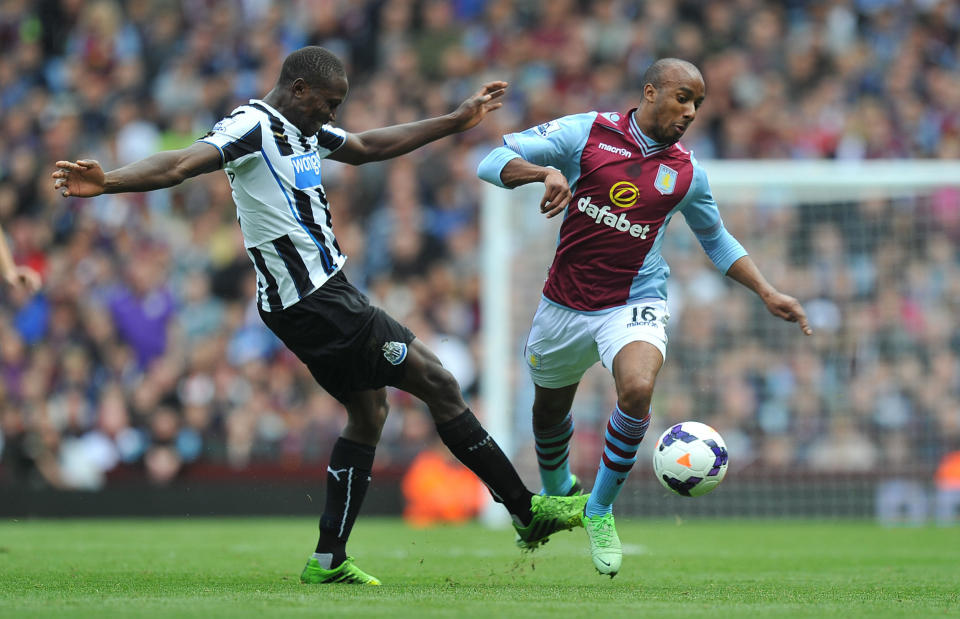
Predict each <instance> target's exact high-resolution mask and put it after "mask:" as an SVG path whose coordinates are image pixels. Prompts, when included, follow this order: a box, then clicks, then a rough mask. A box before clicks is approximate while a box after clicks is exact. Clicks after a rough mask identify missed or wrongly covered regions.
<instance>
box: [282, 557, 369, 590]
mask: <svg viewBox="0 0 960 619" xmlns="http://www.w3.org/2000/svg"><path fill="white" fill-rule="evenodd" d="M300 582H302V583H303V584H305V585H330V584H348V585H379V584H380V581H379V580H377V579H376V578H374V577H373V576H371V575H370V574H367V573H366V572H364V571H363V570H361V569H360V568H359V567H357V566H356V565H354V563H353V557H347V560H346V561H344V562H343V563H341V564H340V565H338V566H337V567H335V568H333V569H332V570H325V569H323V568H322V567H320V562H319V561H317V559H316V558H315V557H310V559H308V560H307V565H306V567H304V568H303V572H301V573H300Z"/></svg>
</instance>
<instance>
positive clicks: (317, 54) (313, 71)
mask: <svg viewBox="0 0 960 619" xmlns="http://www.w3.org/2000/svg"><path fill="white" fill-rule="evenodd" d="M346 75H347V72H346V71H345V70H344V68H343V63H342V62H341V61H340V59H339V58H337V57H336V56H335V55H334V54H333V52H331V51H330V50H328V49H325V48H323V47H319V46H317V45H310V46H307V47H301V48H300V49H298V50H297V51H295V52H291V53H290V55H289V56H287V57H286V58H285V59H284V61H283V66H282V67H281V68H280V77H279V79H277V83H278V84H280V85H283V86H288V85H290V84H292V83H293V82H294V80H296V79H297V78H298V77H299V78H302V79H303V80H304V81H305V82H307V83H308V84H317V83H326V82H330V81H331V80H333V79H336V78H341V77H346Z"/></svg>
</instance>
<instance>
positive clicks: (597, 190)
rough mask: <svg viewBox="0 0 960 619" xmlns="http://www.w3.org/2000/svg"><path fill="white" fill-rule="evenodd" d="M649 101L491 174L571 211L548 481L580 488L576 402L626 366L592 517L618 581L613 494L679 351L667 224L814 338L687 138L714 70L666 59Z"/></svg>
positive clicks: (596, 549)
mask: <svg viewBox="0 0 960 619" xmlns="http://www.w3.org/2000/svg"><path fill="white" fill-rule="evenodd" d="M643 82H644V85H643V96H642V98H641V100H640V105H639V106H638V107H637V108H634V109H632V110H628V111H626V112H606V113H597V112H589V113H585V114H576V115H572V116H565V117H563V118H559V119H557V120H553V121H550V122H547V123H543V124H542V125H539V126H537V127H534V128H533V129H529V130H527V131H523V132H521V133H512V134H509V135H506V136H504V145H503V146H501V147H499V148H497V149H495V150H494V151H493V152H491V153H490V154H489V155H488V156H487V157H486V158H485V159H484V160H483V161H482V162H481V163H480V166H479V169H478V174H479V176H480V177H481V178H482V179H484V180H486V181H488V182H490V183H493V184H495V185H498V186H500V187H506V188H513V187H518V186H520V185H525V184H527V183H533V182H542V183H544V185H545V191H544V194H543V198H542V199H541V202H540V211H541V212H542V213H544V214H545V215H546V216H547V217H553V216H555V215H558V214H560V213H563V223H562V224H561V227H560V234H559V236H558V239H557V249H556V255H555V256H554V260H553V264H552V266H551V267H550V272H549V275H548V276H547V282H546V284H545V286H544V288H543V296H542V298H541V301H540V305H539V307H538V308H537V312H536V314H535V316H534V318H533V326H532V328H531V330H530V335H529V337H528V339H527V345H526V350H525V356H526V361H527V368H528V370H529V372H530V375H531V377H532V378H533V382H534V389H535V391H534V403H533V433H534V439H535V446H536V452H537V461H538V464H539V466H540V477H541V481H542V482H543V487H544V491H545V492H547V493H548V494H568V493H576V492H578V491H579V482H578V481H577V479H576V477H575V476H573V475H572V474H571V473H570V465H569V458H568V455H569V449H570V439H571V437H572V435H573V418H572V416H571V414H570V409H571V407H572V405H573V398H574V396H575V394H576V391H577V385H578V384H579V382H580V378H581V377H582V376H583V373H584V372H585V371H586V370H587V368H589V367H590V366H592V365H593V364H594V363H596V362H597V361H600V362H602V363H603V365H604V367H606V368H607V369H608V370H609V371H610V372H611V373H612V374H613V378H614V381H615V383H616V389H617V405H616V407H615V408H614V410H613V412H612V413H611V415H610V419H609V421H608V423H607V427H606V434H605V440H604V448H603V452H602V456H601V459H600V465H599V471H598V473H597V477H596V481H595V483H594V486H593V492H592V494H591V496H590V500H589V501H588V503H587V505H586V509H585V514H584V527H585V528H586V530H587V535H588V537H589V539H590V549H591V555H592V558H593V564H594V566H595V567H596V568H597V571H599V572H600V573H601V574H606V575H609V576H610V577H611V578H612V577H613V576H614V575H616V573H617V572H618V571H619V569H620V564H621V559H622V552H621V545H620V538H619V536H618V535H617V530H616V526H615V523H614V519H613V502H614V499H615V498H616V497H617V494H618V493H619V492H620V489H621V488H622V487H623V482H624V481H625V480H626V479H627V475H628V474H629V473H630V469H631V468H632V467H633V464H634V462H635V461H636V459H637V449H638V447H639V445H640V442H641V441H642V440H643V437H644V434H645V433H646V431H647V426H648V425H649V424H650V402H651V398H652V396H653V386H654V382H655V381H656V378H657V374H658V373H659V371H660V368H661V366H662V365H663V362H664V359H665V357H666V352H667V332H666V325H667V320H668V319H669V318H670V313H669V311H668V309H667V276H668V275H669V273H670V270H669V268H668V267H667V264H666V262H665V261H664V260H663V257H662V256H661V255H660V246H661V244H662V242H663V234H664V232H665V231H666V227H667V224H668V223H669V222H670V219H671V218H672V217H673V216H674V215H675V214H676V213H678V212H679V213H682V214H683V216H684V219H685V220H686V222H687V224H688V225H689V226H690V228H691V229H692V230H693V232H694V234H695V235H696V236H697V239H698V240H699V241H700V244H701V246H702V247H703V250H704V251H705V252H706V253H707V255H708V256H709V257H710V259H711V260H712V261H713V263H714V265H715V266H716V267H717V269H718V270H720V272H722V273H725V274H726V275H727V276H729V277H731V278H732V279H734V280H736V281H738V282H740V283H741V284H743V285H744V286H746V287H747V288H749V289H750V290H753V291H754V292H755V293H756V294H757V295H758V296H759V297H760V298H761V299H762V300H763V302H764V304H765V305H766V306H767V309H768V310H769V311H770V312H771V313H772V314H773V315H774V316H777V317H779V318H782V319H784V320H787V321H791V322H797V323H799V325H800V328H801V329H802V331H803V333H805V334H806V335H810V333H811V330H810V327H809V326H808V324H807V319H806V315H805V313H804V311H803V307H802V306H801V305H800V303H799V302H798V301H797V300H796V299H794V298H793V297H791V296H788V295H786V294H783V293H781V292H779V291H778V290H777V289H776V288H774V287H773V286H772V285H771V284H770V283H769V282H768V281H767V280H766V279H765V278H764V277H763V275H761V273H760V271H759V270H758V269H757V267H756V265H755V264H754V262H753V260H752V259H751V258H750V257H749V256H748V255H747V252H746V251H745V250H744V249H743V247H742V246H741V245H740V243H738V242H737V240H736V239H735V238H733V236H731V235H730V233H729V232H727V230H726V229H725V228H724V226H723V221H722V220H721V219H720V212H719V211H718V209H717V204H716V202H715V201H714V200H713V196H712V195H711V193H710V186H709V184H708V183H707V176H706V173H705V172H704V171H703V168H701V167H700V165H699V164H698V163H697V161H696V159H694V158H693V155H692V153H690V152H689V151H687V150H684V148H683V147H682V146H680V144H679V143H678V141H679V139H680V137H681V136H682V135H683V134H684V132H685V131H686V129H687V127H689V126H690V123H692V122H693V120H694V118H695V117H696V115H697V109H698V108H699V107H700V104H701V102H702V101H703V99H704V92H705V86H704V83H703V78H702V77H701V75H700V71H699V70H698V69H697V68H696V67H695V66H694V65H692V64H690V63H689V62H686V61H683V60H679V59H676V58H665V59H661V60H658V61H657V62H655V63H654V64H653V65H651V67H650V68H649V69H648V70H647V72H646V74H645V75H644V78H643Z"/></svg>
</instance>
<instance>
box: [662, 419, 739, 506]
mask: <svg viewBox="0 0 960 619" xmlns="http://www.w3.org/2000/svg"><path fill="white" fill-rule="evenodd" d="M653 471H654V473H656V475H657V479H659V480H660V483H661V484H663V485H664V487H665V488H669V489H670V490H673V491H674V492H676V493H677V494H680V495H683V496H700V495H702V494H706V493H708V492H710V491H711V490H713V489H714V488H716V487H717V486H718V485H719V484H720V482H721V481H723V477H724V475H726V474H727V445H726V444H725V443H724V442H723V439H722V438H721V437H720V434H719V433H718V432H717V431H716V430H714V429H713V428H711V427H710V426H708V425H707V424H705V423H700V422H698V421H684V422H683V423H678V424H677V425H675V426H673V427H671V428H670V429H668V430H667V431H666V432H664V433H663V434H661V435H660V438H659V439H657V446H656V447H655V448H654V450H653Z"/></svg>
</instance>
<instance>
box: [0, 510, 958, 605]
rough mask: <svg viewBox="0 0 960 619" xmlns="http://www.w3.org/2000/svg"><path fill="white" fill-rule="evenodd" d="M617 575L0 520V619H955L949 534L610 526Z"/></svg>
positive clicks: (472, 551) (572, 564)
mask: <svg viewBox="0 0 960 619" xmlns="http://www.w3.org/2000/svg"><path fill="white" fill-rule="evenodd" d="M618 528H619V530H620V534H621V538H622V539H623V542H624V549H625V554H624V560H623V570H622V571H621V573H620V575H619V576H617V577H616V578H614V579H612V580H611V579H609V578H606V577H601V576H599V575H598V574H596V572H594V570H593V567H592V565H591V563H590V557H589V555H588V554H587V549H586V547H587V542H586V535H585V534H584V533H583V531H574V532H572V533H560V534H557V535H555V536H554V538H553V539H552V540H551V541H550V543H549V544H547V546H545V547H544V548H543V549H541V550H538V551H537V552H536V553H535V554H534V555H527V556H521V555H520V553H519V551H517V550H516V549H515V548H514V547H513V537H512V534H511V533H510V532H508V531H504V530H500V531H492V530H488V529H485V528H483V527H481V526H478V525H469V526H464V527H443V528H437V529H428V530H411V529H408V528H406V527H405V526H404V525H403V524H402V523H401V522H400V521H397V520H378V519H361V521H360V523H359V524H358V525H357V527H356V529H355V530H354V534H353V538H352V540H351V543H350V552H351V554H353V555H354V556H356V557H357V563H358V565H360V566H361V567H362V568H363V569H365V570H367V571H369V572H370V573H372V574H374V575H376V576H377V577H379V578H380V579H381V580H382V581H383V583H384V586H383V587H356V586H352V587H351V586H342V585H341V586H320V587H317V586H314V587H308V586H303V585H300V584H299V582H298V578H297V576H298V575H299V573H300V569H301V567H302V566H303V563H304V562H305V561H306V558H307V555H308V554H309V552H310V551H312V549H313V544H314V543H315V531H316V522H315V521H310V520H302V519H209V520H204V519H185V520H44V521H7V522H3V523H0V617H4V618H6V617H17V618H20V617H37V616H45V617H50V616H69V617H71V618H74V617H85V616H91V617H92V616H97V617H104V616H112V617H137V616H139V617H146V616H149V617H156V616H193V617H204V618H210V617H259V618H263V619H266V618H268V617H276V616H292V615H299V616H312V617H335V616H350V617H374V616H376V617H385V616H389V617H417V618H422V617H471V616H483V617H487V618H489V619H494V618H498V617H539V618H547V619H551V615H553V616H555V617H558V618H559V617H560V616H562V615H567V616H570V617H597V618H602V617H611V618H621V617H634V616H641V615H642V616H645V617H684V618H693V617H716V616H726V617H754V616H761V617H769V616H775V617H787V616H789V617H793V616H801V617H866V616H869V617H912V618H914V619H920V618H925V617H938V616H941V617H942V616H960V593H958V590H960V528H953V529H936V528H918V529H910V528H902V529H884V528H880V527H877V526H875V525H873V524H872V523H862V522H853V523H851V522H826V521H818V522H773V521H764V520H760V521H721V522H716V521H705V520H695V521H686V522H666V521H661V520H658V521H640V520H637V521H632V522H631V521H626V520H624V521H622V522H620V523H618Z"/></svg>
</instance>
